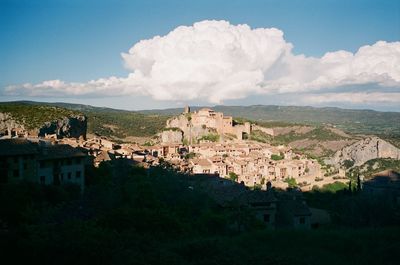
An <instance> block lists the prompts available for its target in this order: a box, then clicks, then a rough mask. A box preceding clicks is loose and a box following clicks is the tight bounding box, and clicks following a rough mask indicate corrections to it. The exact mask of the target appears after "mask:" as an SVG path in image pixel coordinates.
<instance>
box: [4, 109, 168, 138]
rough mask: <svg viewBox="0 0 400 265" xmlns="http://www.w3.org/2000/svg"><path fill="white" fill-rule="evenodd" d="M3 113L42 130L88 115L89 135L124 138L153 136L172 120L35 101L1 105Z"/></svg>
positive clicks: (141, 114) (137, 113)
mask: <svg viewBox="0 0 400 265" xmlns="http://www.w3.org/2000/svg"><path fill="white" fill-rule="evenodd" d="M58 105H59V106H58ZM0 112H7V113H11V114H12V117H13V118H15V119H16V120H17V121H19V122H21V123H23V124H24V125H25V126H26V127H27V128H28V129H33V128H38V127H41V126H42V125H43V124H44V123H45V122H47V121H53V120H56V119H60V118H63V117H69V116H72V115H77V114H84V115H85V116H86V117H87V118H88V133H97V134H100V135H102V136H107V137H112V138H120V139H124V138H126V137H129V136H134V137H148V136H153V135H155V134H157V133H158V132H160V131H162V130H163V128H164V127H165V123H166V121H167V119H168V118H169V116H162V115H155V114H151V115H150V114H143V113H139V112H135V111H124V110H114V109H108V108H97V107H90V106H84V105H76V104H63V103H53V104H51V103H43V104H40V103H35V102H15V103H1V104H0Z"/></svg>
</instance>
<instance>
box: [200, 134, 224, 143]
mask: <svg viewBox="0 0 400 265" xmlns="http://www.w3.org/2000/svg"><path fill="white" fill-rule="evenodd" d="M218 140H219V135H218V134H213V133H210V134H207V135H204V136H202V137H200V138H199V139H198V141H209V142H218Z"/></svg>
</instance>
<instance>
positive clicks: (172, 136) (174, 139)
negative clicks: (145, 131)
mask: <svg viewBox="0 0 400 265" xmlns="http://www.w3.org/2000/svg"><path fill="white" fill-rule="evenodd" d="M160 136H161V142H162V143H178V144H180V143H182V140H183V132H182V131H178V130H166V131H163V132H162V133H161V134H160Z"/></svg>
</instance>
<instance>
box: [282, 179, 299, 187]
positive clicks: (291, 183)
mask: <svg viewBox="0 0 400 265" xmlns="http://www.w3.org/2000/svg"><path fill="white" fill-rule="evenodd" d="M284 181H285V182H286V183H287V184H288V185H289V188H294V187H297V182H296V179H295V178H286V179H285V180H284Z"/></svg>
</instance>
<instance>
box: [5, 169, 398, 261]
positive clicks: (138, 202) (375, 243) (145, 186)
mask: <svg viewBox="0 0 400 265" xmlns="http://www.w3.org/2000/svg"><path fill="white" fill-rule="evenodd" d="M87 176H88V179H87V182H88V187H87V189H86V192H85V194H84V195H83V196H81V195H80V193H79V191H78V190H77V189H76V187H74V186H65V187H60V186H45V187H43V186H40V185H34V184H28V183H22V184H19V185H11V184H8V185H7V184H4V185H2V186H0V187H1V189H0V209H1V211H0V224H1V228H0V253H1V257H2V264H32V263H33V264H61V265H64V264H65V265H67V264H68V265H70V264H97V265H99V264H116V265H118V264H227V265H228V264H229V265H232V264H233V265H234V264H288V265H289V264H397V261H398V260H399V258H400V254H399V253H400V245H399V244H398V242H399V238H400V230H399V228H398V227H397V228H383V227H379V228H374V229H373V228H368V227H364V228H360V229H354V230H353V229H350V228H338V227H332V228H330V229H322V230H303V231H302V230H297V231H294V230H265V228H264V227H263V226H262V225H261V224H260V223H259V222H257V221H256V220H255V219H254V218H251V215H249V213H246V212H241V211H238V212H237V211H231V210H227V209H225V210H223V209H221V208H219V207H218V206H217V205H216V204H215V202H214V201H212V200H211V199H210V198H209V197H207V195H206V194H205V193H203V192H202V191H201V190H197V189H196V188H195V189H193V188H189V183H192V182H193V177H189V176H185V175H181V174H178V173H175V172H173V171H170V170H166V169H162V168H153V169H151V170H144V169H142V168H135V167H130V166H127V165H126V164H124V163H123V161H116V162H115V163H114V164H107V163H103V164H102V165H101V166H100V168H99V169H92V170H91V171H90V172H88V175H87ZM331 199H332V197H330V199H329V201H332V200H331ZM322 201H323V200H322ZM237 219H239V220H241V223H242V224H243V227H244V228H245V229H244V230H241V231H238V230H237V229H234V228H233V227H231V226H230V225H229V224H230V223H231V222H232V220H237Z"/></svg>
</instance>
